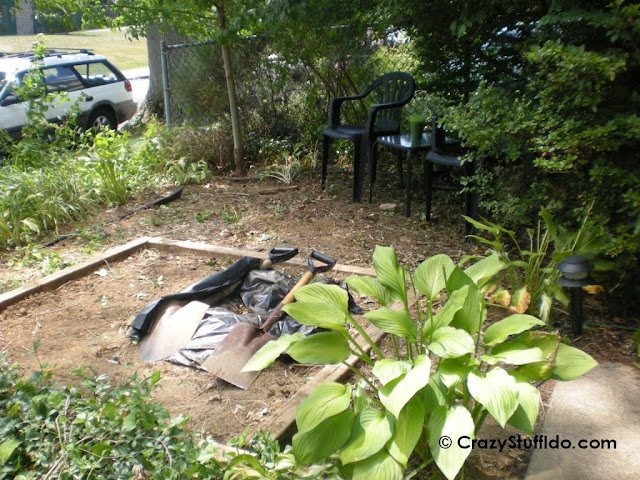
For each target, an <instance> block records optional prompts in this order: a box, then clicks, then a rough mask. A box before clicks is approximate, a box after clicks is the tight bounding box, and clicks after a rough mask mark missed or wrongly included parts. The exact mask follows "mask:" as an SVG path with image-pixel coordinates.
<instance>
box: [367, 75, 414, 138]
mask: <svg viewBox="0 0 640 480" xmlns="http://www.w3.org/2000/svg"><path fill="white" fill-rule="evenodd" d="M415 89H416V84H415V81H414V79H413V77H412V76H411V75H409V74H408V73H406V72H391V73H386V74H384V75H382V76H380V77H378V78H377V79H376V80H375V81H374V82H373V83H372V84H371V85H369V86H368V87H367V89H366V90H365V91H364V92H363V94H365V95H369V94H374V95H375V96H376V99H377V103H378V104H382V103H397V104H398V106H397V107H396V108H390V109H384V110H381V111H380V112H379V113H378V115H377V117H376V127H377V128H376V130H378V129H379V128H381V129H383V130H389V131H391V130H392V131H399V129H400V115H401V112H402V107H403V106H404V105H406V104H407V103H409V101H410V100H411V99H412V98H413V94H414V92H415Z"/></svg>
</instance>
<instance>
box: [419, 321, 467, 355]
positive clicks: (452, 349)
mask: <svg viewBox="0 0 640 480" xmlns="http://www.w3.org/2000/svg"><path fill="white" fill-rule="evenodd" d="M431 339H432V342H431V343H429V344H428V345H427V347H428V348H429V350H430V351H432V352H433V353H435V354H436V355H438V356H439V357H441V358H455V357H461V356H462V355H466V354H467V353H473V352H474V351H475V349H476V346H475V344H474V342H473V338H472V337H471V335H469V334H468V333H467V332H465V331H464V330H460V329H459V328H453V327H442V328H439V329H438V330H436V331H435V332H433V335H432V337H431Z"/></svg>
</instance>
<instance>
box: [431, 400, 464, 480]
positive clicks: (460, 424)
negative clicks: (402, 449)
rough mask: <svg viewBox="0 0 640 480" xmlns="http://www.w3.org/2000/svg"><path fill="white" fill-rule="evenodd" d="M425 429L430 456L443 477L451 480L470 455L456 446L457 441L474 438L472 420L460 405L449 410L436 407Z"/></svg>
mask: <svg viewBox="0 0 640 480" xmlns="http://www.w3.org/2000/svg"><path fill="white" fill-rule="evenodd" d="M427 428H428V431H429V450H431V455H433V459H434V460H435V462H436V465H438V468H439V469H440V470H441V471H442V473H443V474H444V476H445V477H447V479H448V480H453V479H454V478H455V476H456V475H457V474H458V472H459V471H460V469H461V468H462V465H464V462H465V460H466V459H467V457H468V456H469V454H470V453H471V449H470V448H460V447H459V446H458V439H459V438H460V437H469V439H472V438H474V433H473V432H474V429H475V426H474V424H473V418H471V414H470V413H469V411H468V410H467V409H466V408H464V407H463V406H461V405H456V406H454V407H451V408H447V407H444V406H443V407H438V408H436V409H435V410H434V411H433V413H432V414H431V417H430V418H429V422H428V425H427ZM443 446H444V447H445V448H443ZM447 447H448V448H447Z"/></svg>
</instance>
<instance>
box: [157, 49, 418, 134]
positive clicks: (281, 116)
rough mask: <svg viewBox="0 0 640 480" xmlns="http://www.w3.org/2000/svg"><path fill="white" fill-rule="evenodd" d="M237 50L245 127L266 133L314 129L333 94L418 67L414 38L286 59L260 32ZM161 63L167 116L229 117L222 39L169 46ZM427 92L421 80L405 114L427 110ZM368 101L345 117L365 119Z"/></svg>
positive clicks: (183, 121)
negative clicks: (275, 50) (291, 59)
mask: <svg viewBox="0 0 640 480" xmlns="http://www.w3.org/2000/svg"><path fill="white" fill-rule="evenodd" d="M343 50H344V49H343ZM231 51H232V62H233V66H234V74H235V81H236V89H237V95H238V106H239V110H240V117H241V122H242V124H243V125H242V127H243V131H244V132H245V133H247V134H249V135H258V136H261V137H262V138H264V137H271V138H275V137H279V136H283V135H288V134H291V133H296V134H300V133H302V134H303V135H310V136H315V134H316V133H317V130H318V128H320V127H321V126H322V125H323V124H324V123H326V118H327V107H328V103H329V100H330V99H331V98H333V97H336V96H341V95H353V94H355V93H357V92H359V91H360V90H362V89H363V88H364V87H365V86H367V85H368V84H369V83H371V82H372V81H373V80H374V79H375V78H377V77H378V76H379V75H382V74H384V73H387V72H391V71H406V72H409V73H411V74H413V75H414V77H416V75H417V69H418V62H417V61H416V59H415V56H414V55H413V53H412V46H411V44H410V43H403V44H399V45H398V44H395V43H391V42H384V41H378V42H369V43H368V44H367V45H366V48H359V49H358V53H356V54H350V53H341V52H327V53H328V54H327V56H326V57H324V58H321V59H317V58H316V59H314V60H313V61H308V62H305V61H304V60H303V59H300V60H296V61H287V60H285V59H283V58H282V57H281V56H280V55H278V54H277V53H275V52H274V51H273V50H272V49H271V48H270V45H269V42H268V41H267V40H266V39H265V38H261V37H250V38H246V39H244V40H243V41H241V42H237V43H235V44H234V45H233V47H232V49H231ZM162 65H163V77H164V80H165V104H166V105H165V108H166V115H167V120H168V122H167V123H169V124H170V125H194V126H203V125H209V124H212V123H214V122H216V121H220V120H223V119H225V118H227V117H228V111H229V101H228V97H227V89H226V80H225V73H224V67H223V62H222V53H221V48H220V45H219V44H218V42H216V41H214V40H212V41H206V42H194V43H184V44H179V45H164V46H163V62H162ZM426 98H427V97H426V92H424V91H422V90H420V88H419V83H418V90H417V91H416V96H415V98H414V100H413V101H412V102H411V103H410V104H409V105H408V106H407V107H405V115H404V117H405V118H407V117H408V115H409V114H411V113H414V112H418V111H419V112H421V113H428V107H427V103H426ZM369 107H370V105H367V104H364V103H362V104H360V105H359V106H357V107H355V108H354V109H352V110H350V111H347V112H345V115H346V116H347V118H346V119H345V120H346V121H349V122H354V123H358V122H362V121H364V118H366V115H367V112H368V109H369Z"/></svg>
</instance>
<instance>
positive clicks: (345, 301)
mask: <svg viewBox="0 0 640 480" xmlns="http://www.w3.org/2000/svg"><path fill="white" fill-rule="evenodd" d="M295 296H296V300H297V301H298V302H310V303H327V304H329V305H333V306H334V307H336V308H338V309H339V310H340V311H342V312H343V313H344V314H345V315H346V314H348V313H349V295H348V294H347V292H346V290H345V289H343V288H340V287H339V286H338V285H326V284H324V283H312V284H311V285H305V286H304V287H301V288H300V289H298V290H297V291H296V293H295Z"/></svg>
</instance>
